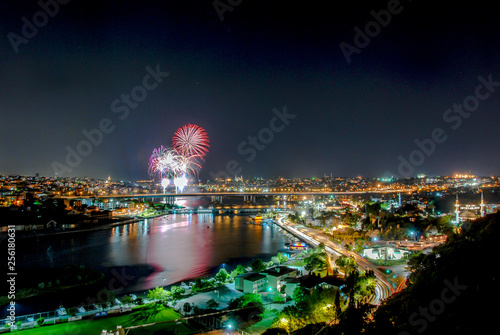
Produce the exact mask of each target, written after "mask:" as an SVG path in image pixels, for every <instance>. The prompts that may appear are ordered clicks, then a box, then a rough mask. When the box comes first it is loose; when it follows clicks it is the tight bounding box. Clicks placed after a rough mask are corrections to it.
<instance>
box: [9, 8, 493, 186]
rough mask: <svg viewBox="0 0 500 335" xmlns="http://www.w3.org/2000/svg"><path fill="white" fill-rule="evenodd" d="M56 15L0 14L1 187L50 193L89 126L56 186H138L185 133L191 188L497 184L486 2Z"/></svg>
mask: <svg viewBox="0 0 500 335" xmlns="http://www.w3.org/2000/svg"><path fill="white" fill-rule="evenodd" d="M54 1H55V0H42V3H44V2H47V3H48V4H50V3H52V5H47V6H48V7H47V6H46V7H47V8H48V9H46V11H48V12H50V14H51V15H48V14H44V12H42V13H40V12H41V11H43V9H42V7H43V6H41V5H40V4H39V3H38V2H37V1H18V0H16V1H13V0H12V1H2V2H1V3H0V113H1V114H0V116H1V119H0V120H1V121H0V140H1V145H0V174H28V175H34V174H35V173H40V175H46V176H54V173H55V170H54V166H58V167H59V168H60V167H61V166H66V167H68V168H70V166H69V164H68V162H67V160H66V158H67V157H66V156H67V153H68V151H67V150H68V147H69V148H71V149H72V150H73V149H74V150H76V147H77V145H78V144H79V143H80V142H81V141H85V140H86V139H87V138H86V137H85V135H84V133H83V132H84V131H85V130H86V131H88V132H91V130H92V129H95V128H97V129H98V128H99V127H100V126H101V127H102V128H103V129H105V130H106V131H107V133H103V135H102V138H98V137H96V138H94V141H95V143H97V144H96V145H93V146H92V147H91V148H90V149H89V150H88V151H90V152H89V153H88V152H86V153H88V155H87V156H85V157H82V158H81V161H79V162H76V161H70V163H71V164H72V165H73V166H74V167H71V171H69V169H68V170H66V171H64V172H62V173H59V175H60V176H89V177H97V178H107V177H108V176H111V178H112V179H122V180H138V179H146V178H148V174H147V165H148V158H149V155H150V154H151V151H152V150H153V148H155V147H158V146H160V145H164V146H171V139H172V136H173V134H174V132H175V131H176V129H178V128H179V127H181V126H183V125H184V124H187V123H194V124H197V125H199V126H201V127H203V128H205V129H206V131H207V133H208V136H209V137H210V146H211V148H210V152H209V154H208V155H207V157H206V159H205V163H204V167H203V170H202V171H201V173H200V178H201V179H203V180H206V179H209V178H211V176H214V175H216V174H217V173H219V176H224V173H225V172H229V174H233V172H235V171H236V172H239V173H238V174H239V175H243V176H245V177H265V178H266V177H278V176H282V177H321V176H323V175H324V174H325V173H326V174H328V175H330V173H331V174H332V175H334V176H357V175H362V176H366V177H369V176H382V175H387V174H392V175H395V176H397V175H400V176H407V175H416V174H418V173H425V174H428V175H447V174H452V173H454V172H469V171H470V172H471V173H473V174H476V175H481V176H482V175H493V174H494V175H499V174H500V155H498V143H499V139H500V133H499V132H498V124H499V123H498V120H499V117H498V110H499V107H500V53H499V52H500V25H499V24H498V11H497V10H496V8H495V7H494V6H495V5H494V4H495V3H494V2H486V1H485V3H484V4H483V3H482V2H479V1H475V2H469V3H464V4H462V3H459V2H456V1H454V2H449V3H448V4H447V5H444V4H441V7H438V6H437V5H436V4H435V2H424V1H401V3H399V5H398V4H397V2H395V1H367V2H356V1H342V2H341V3H342V4H338V2H330V1H329V2H326V1H325V2H314V1H310V2H302V1H301V2H292V1H250V0H243V1H237V0H232V1H231V2H229V1H228V0H221V1H218V2H214V1H212V0H210V1H202V0H200V1H188V0H178V1H166V0H163V1H138V0H136V1H81V0H72V1H67V0H64V1H63V0H60V2H61V3H64V4H59V5H58V7H59V8H56V7H54V5H53V3H55V2H54ZM66 2H67V3H66ZM214 3H215V4H216V5H217V6H218V9H216V8H215V6H214ZM230 3H232V5H230ZM271 3H273V4H271ZM326 4H328V5H326ZM224 6H228V7H224ZM388 8H390V10H391V11H392V12H393V13H391V12H390V11H388ZM382 10H384V11H385V12H380V11H382ZM372 11H374V12H372ZM376 13H379V14H376ZM387 13H389V14H390V22H388V21H389V19H388V17H387V15H385V16H384V14H387ZM374 16H379V20H381V22H382V23H383V25H385V27H383V26H382V24H381V23H380V24H379V23H376V24H374V23H372V24H370V22H372V21H373V22H376V21H375V18H374ZM23 17H24V18H25V19H24V20H23ZM221 18H222V19H223V20H221ZM384 20H385V21H384ZM34 21H35V22H37V23H38V25H39V27H38V28H37V27H36V26H31V25H32V24H33V22H34ZM26 22H27V23H26ZM367 24H368V25H367ZM30 26H31V27H30ZM23 27H24V29H23ZM32 27H35V29H37V31H34V30H33V29H30V28H32ZM356 27H358V28H359V30H357V31H358V32H359V31H361V34H362V35H365V34H366V32H365V30H366V28H367V27H368V29H372V30H369V32H368V33H369V35H371V36H372V37H370V36H369V35H368V36H367V38H369V42H368V41H367V40H366V39H363V38H362V36H361V34H358V32H357V31H356V30H355V28H356ZM23 34H24V35H23ZM356 35H358V36H357V39H356V41H355V36H356ZM356 42H357V44H356ZM341 43H344V44H342V45H343V46H344V50H351V53H350V54H349V52H343V51H342V48H341V47H340V46H341ZM347 45H350V46H347ZM346 46H347V47H346ZM346 48H347V49H346ZM348 54H349V55H348ZM346 56H347V57H346ZM348 60H349V61H348ZM146 68H148V69H149V70H147V69H146ZM155 71H160V73H161V75H158V74H157V75H156V76H157V78H158V79H159V80H158V81H161V82H156V81H155V79H154V78H153V76H151V75H149V77H148V79H147V80H146V84H144V80H145V79H144V78H145V76H147V75H148V74H150V72H155ZM167 72H168V73H169V74H168V75H166V73H167ZM478 77H481V78H482V80H483V81H484V82H486V83H487V82H488V81H490V84H489V85H485V84H482V81H481V80H480V79H478ZM497 82H498V83H497ZM155 83H157V85H156V84H155ZM145 85H148V86H149V87H150V88H151V87H153V86H155V88H151V89H150V90H145V89H144V87H145ZM478 85H482V86H481V87H479V88H478V89H477V87H478ZM138 86H141V87H142V88H141V87H139V88H137V87H138ZM487 86H488V87H487ZM132 92H133V93H135V94H136V97H140V98H141V99H140V100H141V101H137V102H136V103H135V102H134V101H131V102H130V100H129V102H130V105H128V107H127V104H126V103H125V102H122V101H120V99H121V97H122V95H128V96H130V95H131V93H132ZM143 92H146V94H147V95H146V96H145V97H144V96H140V94H142V93H143ZM117 99H118V102H117V103H115V105H114V107H113V102H115V101H116V100H117ZM454 104H456V105H461V104H464V105H465V106H464V107H467V108H468V109H467V110H470V112H468V111H467V110H465V109H462V111H461V112H459V111H458V110H457V111H453V108H454V107H453V106H454ZM132 106H133V108H132ZM120 107H121V109H119V108H120ZM124 107H125V108H124ZM284 109H286V115H287V116H283V115H284V112H283V111H284ZM448 109H452V110H450V111H448V112H447V110H448ZM125 110H127V112H125ZM273 110H274V112H273ZM276 115H280V116H281V118H282V119H284V120H285V123H287V124H286V125H285V126H284V127H282V126H281V125H282V124H283V121H282V120H281V119H279V118H277V117H275V116H276ZM103 124H104V125H103ZM266 128H267V129H266ZM271 128H274V129H275V130H276V131H274V132H273V131H271V130H270V129H271ZM440 129H441V130H440ZM259 134H260V138H263V141H265V142H268V143H265V144H262V143H261V142H259V143H258V147H259V148H260V149H261V150H255V149H253V150H255V154H252V153H251V152H252V149H250V148H252V146H251V144H250V143H249V139H248V137H249V136H255V137H257V140H259ZM433 134H434V136H435V137H436V139H435V140H432V142H431V140H428V141H424V139H429V138H432V136H433ZM415 140H417V141H424V142H422V143H424V144H426V145H427V147H424V149H425V151H427V153H425V152H424V153H422V152H423V151H424V149H421V150H422V151H421V152H420V153H417V152H415V150H418V149H419V147H418V146H417V144H416V143H415ZM436 140H438V142H439V143H438V142H436ZM245 141H246V142H247V143H243V142H245ZM259 141H261V140H259ZM82 148H83V147H81V148H80V149H82ZM238 148H239V149H238ZM87 149H88V148H86V150H87ZM412 152H413V154H412ZM401 158H403V159H405V160H407V161H408V162H409V163H408V164H409V165H411V168H412V169H413V170H411V171H409V170H410V169H409V168H406V169H402V168H401ZM410 161H411V162H413V163H411V162H410ZM55 162H57V164H56V163H55ZM228 162H229V165H228ZM408 164H407V166H408ZM228 166H229V170H228ZM235 166H236V167H235ZM61 171H63V170H61ZM221 171H222V173H220V172H221Z"/></svg>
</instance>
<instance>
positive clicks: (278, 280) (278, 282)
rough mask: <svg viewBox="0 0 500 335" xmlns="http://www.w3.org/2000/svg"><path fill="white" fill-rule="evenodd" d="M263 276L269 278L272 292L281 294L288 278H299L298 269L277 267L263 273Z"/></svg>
mask: <svg viewBox="0 0 500 335" xmlns="http://www.w3.org/2000/svg"><path fill="white" fill-rule="evenodd" d="M261 274H263V275H266V276H267V281H268V287H269V288H270V289H271V290H273V291H277V292H280V290H281V287H282V286H283V285H285V284H286V282H285V279H286V278H295V277H297V269H293V268H289V267H288V266H275V267H272V268H270V269H267V270H265V271H263V272H261Z"/></svg>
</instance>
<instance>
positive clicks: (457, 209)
mask: <svg viewBox="0 0 500 335" xmlns="http://www.w3.org/2000/svg"><path fill="white" fill-rule="evenodd" d="M455 214H456V218H455V220H456V222H457V224H458V223H459V222H460V216H459V215H458V214H460V205H459V204H458V193H457V202H456V203H455Z"/></svg>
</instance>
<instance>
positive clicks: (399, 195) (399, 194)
mask: <svg viewBox="0 0 500 335" xmlns="http://www.w3.org/2000/svg"><path fill="white" fill-rule="evenodd" d="M398 198H399V207H401V192H399V193H398Z"/></svg>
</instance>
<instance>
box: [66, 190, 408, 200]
mask: <svg viewBox="0 0 500 335" xmlns="http://www.w3.org/2000/svg"><path fill="white" fill-rule="evenodd" d="M398 192H401V190H384V191H345V192H329V191H320V192H308V191H290V192H191V193H149V194H137V193H132V194H109V195H80V196H60V197H57V198H58V199H92V198H98V199H136V198H137V199H139V198H165V197H174V198H178V197H227V196H243V197H249V198H250V197H255V196H259V197H260V196H294V195H295V196H330V195H354V194H387V193H389V194H390V193H398Z"/></svg>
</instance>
